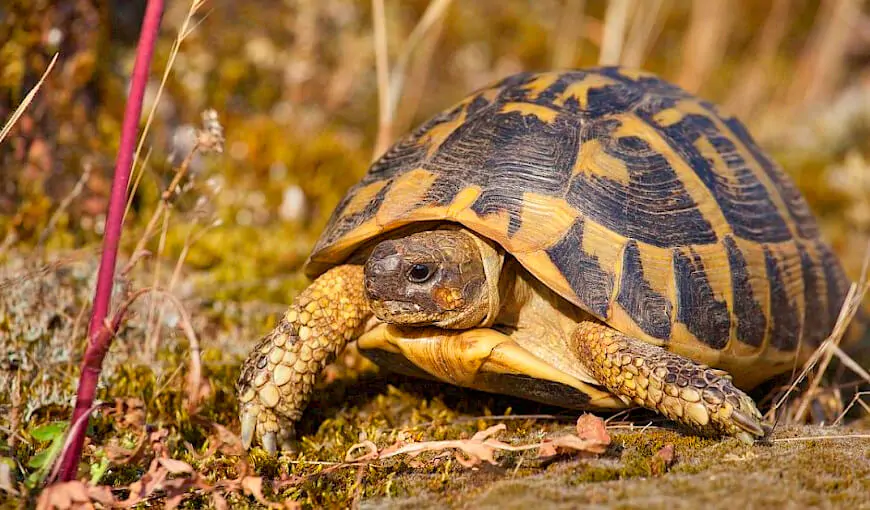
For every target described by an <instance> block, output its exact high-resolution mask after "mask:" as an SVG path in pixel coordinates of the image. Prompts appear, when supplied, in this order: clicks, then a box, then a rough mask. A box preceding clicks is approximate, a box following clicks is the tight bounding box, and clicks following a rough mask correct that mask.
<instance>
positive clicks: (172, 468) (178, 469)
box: [157, 459, 193, 475]
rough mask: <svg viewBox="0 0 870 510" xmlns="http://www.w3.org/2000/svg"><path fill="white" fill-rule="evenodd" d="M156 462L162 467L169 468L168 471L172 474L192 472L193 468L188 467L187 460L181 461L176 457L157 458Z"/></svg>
mask: <svg viewBox="0 0 870 510" xmlns="http://www.w3.org/2000/svg"><path fill="white" fill-rule="evenodd" d="M157 462H159V463H160V465H162V466H163V467H165V468H166V469H167V470H169V472H170V473H172V474H174V475H178V474H182V473H184V474H192V473H193V468H192V467H190V464H188V463H187V462H183V461H180V460H176V459H157Z"/></svg>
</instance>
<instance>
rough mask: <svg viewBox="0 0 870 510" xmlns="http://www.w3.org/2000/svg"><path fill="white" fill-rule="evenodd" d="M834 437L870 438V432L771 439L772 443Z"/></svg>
mask: <svg viewBox="0 0 870 510" xmlns="http://www.w3.org/2000/svg"><path fill="white" fill-rule="evenodd" d="M835 439H870V434H847V435H839V436H802V437H783V438H779V439H773V440H772V441H771V442H773V443H792V442H795V441H827V440H835Z"/></svg>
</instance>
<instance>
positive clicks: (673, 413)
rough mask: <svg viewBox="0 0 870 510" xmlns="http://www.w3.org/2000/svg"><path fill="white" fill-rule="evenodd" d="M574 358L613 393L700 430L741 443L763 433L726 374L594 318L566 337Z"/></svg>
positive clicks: (752, 410) (755, 414)
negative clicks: (571, 344)
mask: <svg viewBox="0 0 870 510" xmlns="http://www.w3.org/2000/svg"><path fill="white" fill-rule="evenodd" d="M572 342H573V343H574V348H575V350H576V352H577V355H578V357H579V358H580V360H581V361H582V362H583V363H584V364H586V366H587V367H588V368H589V369H590V371H592V373H593V375H594V376H595V377H596V378H597V379H598V381H599V382H600V383H601V384H602V385H604V386H605V387H606V388H607V389H609V390H610V391H612V392H613V393H614V394H616V395H618V396H620V397H622V398H625V399H627V400H630V401H632V402H634V403H635V404H637V405H640V406H643V407H645V408H647V409H652V410H654V411H657V412H659V413H661V414H663V415H665V416H666V417H668V418H669V419H671V420H674V421H676V422H678V423H680V424H682V425H684V426H687V427H689V428H690V429H692V430H694V431H696V432H698V433H700V434H703V435H713V436H720V435H730V436H735V437H737V438H738V439H740V440H741V441H743V442H745V443H749V444H751V443H753V442H754V440H755V439H756V438H761V437H764V436H765V435H767V434H768V433H769V431H770V427H769V426H768V425H767V424H765V423H763V422H762V417H761V413H759V412H758V409H756V407H755V403H754V402H753V401H752V399H751V398H749V396H748V395H746V394H745V393H744V392H743V391H741V390H739V389H738V388H737V387H736V386H734V384H733V383H732V382H731V376H730V375H728V374H727V373H726V372H724V371H722V370H716V369H712V368H710V367H707V366H705V365H702V364H700V363H696V362H694V361H692V360H690V359H688V358H685V357H683V356H680V355H678V354H674V353H672V352H668V351H666V350H665V349H663V348H661V347H658V346H655V345H651V344H648V343H645V342H643V341H641V340H638V339H635V338H631V337H629V336H626V335H624V334H622V333H620V332H619V331H616V330H615V329H612V328H610V327H608V326H605V325H603V324H599V323H596V322H582V323H580V324H579V325H578V326H577V329H576V330H575V331H574V334H573V336H572Z"/></svg>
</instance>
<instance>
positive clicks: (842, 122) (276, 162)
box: [0, 0, 870, 508]
mask: <svg viewBox="0 0 870 510" xmlns="http://www.w3.org/2000/svg"><path fill="white" fill-rule="evenodd" d="M43 4H45V5H43ZM49 4H51V2H17V1H13V2H11V3H10V4H9V6H8V7H0V42H2V43H3V44H2V47H0V121H3V122H5V123H6V124H5V126H4V129H3V130H2V134H0V181H2V182H0V356H2V357H0V387H2V388H3V389H4V391H2V392H0V502H2V503H3V504H4V505H6V506H8V507H10V508H11V507H18V506H20V507H26V506H32V505H36V504H37V503H38V504H39V505H42V506H43V507H44V508H51V507H52V506H51V505H54V506H55V507H60V508H66V507H70V506H74V504H75V503H76V502H78V503H79V504H86V503H88V502H92V503H93V504H96V505H103V506H107V505H108V506H113V505H120V506H133V505H140V506H142V507H145V506H153V505H166V506H169V507H173V506H177V505H181V506H187V507H201V506H204V505H210V506H213V507H216V508H225V507H227V506H231V507H236V506H279V507H280V506H285V507H294V506H296V505H297V504H298V505H302V506H304V507H349V506H370V507H402V506H407V507H421V506H438V505H449V506H469V507H475V508H480V507H495V506H497V507H505V506H506V505H507V506H514V507H516V506H525V505H528V504H530V503H538V502H540V501H546V502H549V503H550V504H551V505H552V506H553V507H557V506H558V505H566V506H570V505H572V504H578V503H580V502H582V503H589V504H592V503H596V504H600V505H616V504H620V505H622V506H624V507H645V508H650V507H653V508H658V507H668V508H670V507H675V508H681V507H689V506H691V507H692V508H695V507H697V506H698V505H702V504H703V505H706V506H712V507H725V506H728V507H732V506H735V505H737V506H746V507H753V506H761V505H764V504H768V505H778V504H781V503H782V502H783V500H784V499H785V498H791V500H790V502H791V503H792V504H794V505H797V506H801V505H803V506H813V505H815V506H837V505H842V506H852V507H857V505H859V504H866V501H864V500H863V499H862V498H864V497H865V496H866V494H867V493H868V492H870V485H868V480H870V466H868V462H867V459H868V458H870V457H868V456H870V394H868V392H867V391H866V390H865V391H863V392H862V391H860V390H861V386H860V385H861V383H862V382H867V383H870V377H868V374H867V373H866V370H867V367H868V362H867V360H868V358H867V357H864V358H862V357H860V356H859V355H860V353H858V354H855V353H850V352H845V351H844V350H842V349H840V347H839V345H840V341H841V339H842V334H843V332H844V330H845V328H844V327H843V326H845V325H846V324H848V323H849V321H850V320H851V318H852V315H854V314H855V313H856V312H858V311H859V309H860V308H861V303H862V298H863V296H864V295H865V293H866V292H867V290H868V280H867V270H866V265H865V266H864V269H863V271H862V263H863V264H866V261H867V259H866V257H867V256H870V249H868V248H867V247H868V246H870V244H868V240H870V136H868V135H870V65H868V63H870V32H868V27H870V14H868V12H867V11H866V2H861V1H859V0H829V1H824V2H796V1H791V0H770V1H766V2H751V1H748V0H745V1H741V2H736V4H737V5H735V3H734V2H729V1H727V0H705V1H701V0H695V1H693V2H690V1H688V0H643V1H641V0H610V1H603V0H601V1H593V0H586V1H584V0H545V1H539V2H523V1H518V0H517V1H507V2H500V1H490V0H482V1H475V2H466V1H462V0H455V1H452V2H451V1H450V0H431V1H425V0H415V1H408V2H406V1H402V2H398V1H395V0H386V1H385V0H373V1H372V2H370V3H369V2H366V1H356V2H354V1H349V0H322V1H307V0H297V1H288V2H283V3H276V2H266V1H265V0H260V1H252V2H244V3H239V2H230V1H224V0H213V1H208V2H201V1H193V2H192V3H189V4H186V3H184V2H170V3H169V6H168V8H169V11H168V12H167V13H166V15H165V17H164V24H163V32H162V37H161V41H160V43H159V46H158V51H157V58H156V61H155V64H154V67H153V68H152V69H153V72H152V76H153V77H154V79H153V81H152V83H151V84H150V85H149V93H148V98H147V100H146V110H145V111H146V112H147V113H148V115H147V126H148V128H147V134H146V135H144V136H143V137H142V140H141V142H140V144H139V150H138V151H137V154H138V157H137V162H136V164H135V165H134V174H133V178H132V179H131V186H130V189H131V199H130V202H129V204H128V206H127V215H126V216H127V224H126V226H125V231H124V235H123V238H122V242H123V246H122V254H123V256H124V257H125V258H124V259H123V260H122V262H121V266H120V267H121V269H120V270H119V273H118V276H117V279H116V285H115V289H114V292H115V295H116V299H115V300H114V305H115V306H116V307H121V306H128V307H129V310H128V313H127V316H126V319H125V320H124V321H123V322H122V325H121V328H120V330H119V331H118V334H117V337H116V338H115V340H114V343H113V346H112V349H111V351H110V352H109V357H108V358H107V362H106V364H105V365H104V370H103V373H102V375H101V386H100V391H99V393H98V395H99V397H100V398H101V399H102V401H101V403H100V405H99V406H98V407H97V408H96V409H95V410H94V413H93V417H92V420H91V424H90V426H89V430H88V441H87V443H86V446H85V451H84V456H83V462H82V469H81V471H80V479H81V480H83V482H71V483H70V484H68V485H54V486H51V488H50V489H47V490H43V489H42V487H43V483H44V481H45V480H46V479H48V478H50V477H51V475H52V472H51V471H52V462H51V461H52V459H53V458H54V457H56V456H57V454H58V453H59V451H60V450H61V449H62V448H63V447H64V432H65V430H66V429H67V426H68V423H67V422H66V421H65V420H68V418H69V412H70V409H71V405H72V400H73V397H74V389H75V388H74V386H75V382H76V380H77V377H78V364H79V363H80V360H81V353H82V352H83V345H84V342H85V331H86V329H87V322H88V318H89V313H90V304H89V303H90V300H91V298H92V289H93V284H94V278H95V276H94V275H95V273H96V264H97V260H98V246H99V245H98V241H99V238H100V235H101V234H102V231H101V228H102V223H103V216H102V214H103V210H104V207H105V201H106V197H107V195H108V185H109V177H108V172H109V170H108V169H109V168H111V161H112V159H113V158H114V151H115V149H116V147H117V137H118V130H119V123H120V117H121V111H122V107H123V96H124V87H125V85H124V81H123V78H122V76H125V75H127V74H129V68H130V67H131V61H132V50H133V48H132V45H131V41H130V40H129V38H128V37H126V36H124V35H123V33H122V32H124V30H125V29H130V27H131V26H132V27H135V26H136V23H138V18H137V15H141V13H137V12H136V11H137V8H136V7H135V6H132V7H131V6H126V7H125V6H124V5H121V4H124V3H123V2H116V3H115V4H116V5H115V6H114V8H113V10H111V11H108V10H105V9H103V10H100V9H98V8H97V7H93V5H95V4H96V2H93V3H92V2H90V1H81V2H77V3H76V8H75V9H72V11H71V12H72V14H70V13H59V12H56V10H54V9H53V8H52V7H50V6H49ZM131 4H132V3H131ZM88 6H91V7H88ZM862 8H863V10H862ZM4 9H6V10H7V11H6V12H4ZM43 10H48V11H51V12H52V13H53V14H52V15H48V16H45V19H50V20H53V21H54V22H55V23H56V25H55V26H53V25H51V23H43V22H41V21H40V20H41V19H43V15H44V12H43ZM10 13H15V15H16V16H17V19H16V17H10V16H8V15H9V14H10ZM3 14H7V17H6V19H7V20H14V23H13V22H10V21H6V22H4V21H3V19H4V16H3ZM131 19H132V20H133V21H132V22H131V21H130V20H131ZM83 20H84V21H83ZM94 20H100V21H101V22H103V23H108V22H111V23H113V26H115V27H116V30H114V31H112V32H111V33H109V32H108V31H106V32H101V33H100V35H99V36H97V35H94V36H93V37H91V36H85V35H82V34H81V33H79V32H76V31H75V30H77V29H81V26H82V24H84V25H87V26H91V25H88V23H95V21H94ZM57 26H60V27H62V28H63V29H64V30H67V31H68V32H67V33H61V41H62V42H52V41H54V39H55V38H56V36H57V33H55V32H52V30H54V29H56V28H57ZM133 32H135V30H133ZM64 37H65V38H64ZM4 38H6V40H5V41H4ZM69 41H73V42H74V43H75V44H67V42H69ZM58 52H59V53H60V56H59V57H58V60H57V62H56V64H55V61H54V60H53V56H54V55H55V53H58ZM598 62H606V63H617V62H621V63H625V64H630V65H642V66H643V67H645V68H647V69H650V70H653V71H656V72H659V73H661V74H662V75H663V76H665V77H667V78H669V79H672V80H674V81H677V82H679V83H680V84H681V85H683V86H685V87H686V88H689V89H691V90H694V91H697V92H698V93H699V94H701V95H703V96H705V97H707V98H710V99H712V100H715V101H717V102H720V103H722V104H724V105H725V107H726V108H727V109H729V110H730V111H733V112H735V113H737V114H738V115H740V116H741V118H743V119H744V120H745V121H746V122H747V123H748V124H749V125H750V128H751V129H752V130H753V132H755V133H756V134H757V137H758V138H759V140H760V141H761V143H762V145H764V146H765V147H766V148H767V149H768V150H770V151H771V152H772V154H773V155H774V157H775V158H776V159H777V160H779V161H780V162H781V163H782V164H783V166H784V167H785V169H786V171H787V172H788V173H789V174H790V175H792V176H793V177H794V179H795V181H796V182H797V184H798V186H799V187H800V188H801V190H802V191H803V192H804V194H805V195H806V196H807V198H808V200H809V201H810V202H811V206H812V207H813V209H814V211H815V212H817V214H818V216H819V219H820V222H821V226H822V228H823V231H824V233H825V236H826V237H827V239H829V240H830V241H831V243H832V245H833V247H834V249H835V251H836V252H837V253H838V255H839V256H840V257H841V259H842V260H843V262H844V265H845V266H846V269H847V272H848V273H849V275H850V276H851V277H853V278H854V279H855V281H856V284H855V286H854V287H853V290H852V299H851V300H850V302H849V306H846V307H844V311H843V314H842V316H841V323H840V325H839V326H838V328H836V329H835V331H834V332H833V334H832V336H831V337H830V338H829V339H828V341H826V342H825V343H824V344H823V346H822V347H821V348H820V349H819V350H818V351H817V352H816V353H814V355H813V356H812V358H811V359H810V360H809V361H808V362H807V364H806V365H805V366H803V367H800V366H798V367H795V370H794V373H793V374H791V376H790V377H789V378H787V380H785V381H777V382H776V383H774V384H771V385H769V386H768V387H765V388H762V389H760V390H759V392H758V397H759V398H760V400H762V401H763V402H765V403H766V404H767V405H768V408H769V409H770V411H769V412H770V413H771V416H776V418H777V419H778V427H777V430H776V432H775V433H774V436H773V439H772V444H770V445H762V446H756V447H751V448H750V447H744V446H742V445H739V444H737V443H736V442H735V441H730V440H726V441H711V440H705V439H699V438H695V437H691V436H684V435H681V434H680V433H678V432H676V431H674V430H671V429H670V428H668V425H667V423H663V422H662V421H661V420H659V419H658V418H656V417H655V416H652V415H650V414H648V413H645V412H642V411H632V412H631V413H627V414H619V415H616V416H611V417H609V418H608V421H607V428H606V431H605V430H599V429H598V428H597V427H598V426H599V425H598V422H596V421H594V420H591V421H590V422H589V423H591V425H590V424H587V427H586V428H584V427H581V426H580V425H581V423H578V425H577V426H576V427H573V428H574V430H571V428H572V426H571V425H570V424H571V423H573V422H575V421H576V420H577V416H576V414H572V413H570V412H566V411H564V410H560V409H554V408H548V407H545V406H541V405H536V404H532V403H529V402H523V401H519V400H516V399H510V398H507V397H500V396H495V395H487V394H482V393H476V392H471V391H464V390H459V389H456V388H449V387H442V386H437V385H432V384H429V383H425V382H420V381H415V380H411V379H407V378H404V377H398V376H394V375H390V374H384V373H382V372H378V371H377V370H376V369H375V368H374V367H373V366H372V365H371V364H370V363H368V362H367V361H365V360H364V359H361V358H359V357H358V356H357V355H355V354H354V353H353V352H352V351H351V352H349V353H348V354H347V355H346V356H344V357H343V358H342V359H341V360H340V361H339V362H338V363H336V364H335V365H333V366H330V367H329V368H328V370H327V373H326V376H325V379H324V381H323V382H322V384H321V390H320V391H319V392H318V395H317V398H316V401H315V402H314V403H312V405H311V408H310V409H309V411H308V412H307V414H306V416H305V418H304V421H303V424H302V429H301V433H302V442H301V446H300V451H299V452H298V453H297V454H294V455H289V456H282V457H280V458H277V459H276V458H270V457H268V456H266V455H265V454H264V452H262V451H260V450H254V451H252V452H250V453H244V452H242V450H241V448H240V445H239V440H238V437H237V436H236V435H235V431H237V430H238V427H239V425H238V418H237V416H236V414H235V413H236V401H235V396H234V392H233V385H234V382H235V378H236V376H237V374H238V367H239V363H240V361H241V359H242V357H243V356H244V355H245V354H246V353H247V351H248V349H249V348H250V347H251V345H253V343H254V342H255V341H256V339H257V338H259V336H260V335H261V334H263V333H264V332H266V331H268V330H269V329H270V327H271V326H272V325H273V324H274V321H275V320H276V318H277V317H278V314H280V313H282V312H283V311H284V307H285V306H286V303H288V302H289V301H290V300H291V299H292V298H293V296H294V295H295V294H296V292H298V291H299V289H301V288H302V286H304V285H305V283H306V281H305V279H304V277H303V276H302V275H301V273H300V271H299V270H300V265H301V263H302V261H303V260H304V258H305V257H306V255H307V254H308V250H309V249H310V248H311V246H312V245H313V243H314V241H315V240H316V238H317V236H318V234H319V233H320V230H321V229H322V227H323V226H324V224H325V221H326V218H327V217H328V215H329V213H330V212H331V210H332V207H333V206H334V205H335V204H336V203H337V201H338V200H339V199H340V197H341V196H342V194H343V193H344V191H345V190H346V189H347V188H348V187H349V186H350V185H351V184H352V183H354V182H355V181H356V180H357V179H358V178H359V177H360V176H361V175H362V173H363V172H364V171H365V169H366V166H367V164H368V163H369V162H370V161H371V159H372V157H373V154H374V155H377V154H379V153H380V152H381V151H383V149H384V148H385V147H386V146H388V144H389V143H390V142H391V141H392V140H393V139H395V137H397V136H399V135H401V134H402V133H404V132H405V131H407V130H408V129H410V128H411V127H412V126H413V125H415V124H416V123H418V122H420V121H421V120H423V119H424V118H426V117H427V116H429V115H431V114H433V113H435V112H437V111H438V110H440V109H442V108H443V107H445V106H446V105H449V104H451V103H453V102H455V101H456V100H457V99H459V98H461V97H462V96H464V95H465V94H466V93H467V92H469V91H470V90H472V89H475V88H477V87H480V86H483V85H485V84H487V83H489V82H491V81H494V80H495V79H498V78H500V77H502V76H504V75H506V74H508V73H511V72H515V71H519V70H524V69H532V70H533V69H543V68H549V67H582V66H587V65H594V64H596V63H598ZM49 64H51V65H54V69H50V66H49ZM43 73H46V78H45V81H44V82H41V81H39V79H40V78H41V76H42V75H43ZM40 83H41V85H40ZM95 91H96V92H95ZM93 94H98V97H99V99H100V100H99V101H96V102H94V101H92V100H91V101H90V102H87V104H88V105H90V108H91V109H90V110H87V109H85V108H84V107H83V106H82V104H83V103H82V101H84V100H83V99H82V98H91V95H93ZM19 105H20V113H21V115H18V114H17V113H16V114H13V112H14V110H15V108H16V107H18V106H19ZM211 108H214V109H215V112H216V113H209V114H208V115H206V116H205V117H204V118H203V122H200V120H199V119H200V116H201V114H202V112H212V110H210V109H211ZM215 115H216V117H217V118H215ZM7 127H8V129H7ZM224 136H225V137H226V140H225V147H224V146H223V142H224V140H223V137H224ZM4 137H5V139H4ZM219 149H223V150H222V151H221V150H219ZM863 302H864V303H866V302H867V300H866V299H865V300H864V301H863ZM865 309H866V307H865ZM859 333H861V332H859ZM864 338H865V345H866V342H867V341H868V340H867V338H868V336H867V335H866V334H865V336H864ZM862 367H863V368H862ZM590 429H594V430H595V432H590ZM496 435H498V437H497V438H496V437H495V436H496ZM747 472H752V473H753V476H751V477H746V476H744V475H745V474H746V473H747ZM700 489H703V490H700ZM737 495H739V496H737ZM753 495H754V497H755V499H752V497H753Z"/></svg>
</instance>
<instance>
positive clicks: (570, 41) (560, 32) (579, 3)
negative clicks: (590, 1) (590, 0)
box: [552, 0, 586, 69]
mask: <svg viewBox="0 0 870 510" xmlns="http://www.w3.org/2000/svg"><path fill="white" fill-rule="evenodd" d="M585 10H586V1H585V0H565V4H564V5H563V6H562V11H561V12H560V13H559V19H558V22H557V23H558V24H557V26H556V37H555V40H554V41H553V57H552V67H553V68H554V69H565V68H568V67H571V66H573V65H574V60H575V58H576V57H577V44H578V43H579V42H580V41H581V40H582V38H583V29H582V27H583V22H584V19H583V12H584V11H585Z"/></svg>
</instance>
